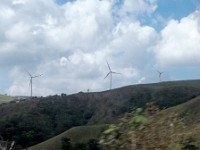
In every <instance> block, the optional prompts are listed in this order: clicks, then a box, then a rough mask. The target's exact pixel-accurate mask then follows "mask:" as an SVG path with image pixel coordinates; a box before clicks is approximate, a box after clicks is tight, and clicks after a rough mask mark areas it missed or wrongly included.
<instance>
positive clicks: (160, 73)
mask: <svg viewBox="0 0 200 150" xmlns="http://www.w3.org/2000/svg"><path fill="white" fill-rule="evenodd" d="M157 72H158V74H159V80H160V82H161V81H162V80H161V76H162V74H163V73H164V72H161V71H159V70H157Z"/></svg>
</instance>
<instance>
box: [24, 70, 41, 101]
mask: <svg viewBox="0 0 200 150" xmlns="http://www.w3.org/2000/svg"><path fill="white" fill-rule="evenodd" d="M27 73H28V75H29V76H30V83H29V85H30V86H31V98H32V93H33V91H32V90H33V89H32V84H33V79H34V78H37V77H40V76H42V75H43V74H40V75H36V76H32V75H31V74H30V73H29V72H28V71H27Z"/></svg>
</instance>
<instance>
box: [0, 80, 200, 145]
mask: <svg viewBox="0 0 200 150" xmlns="http://www.w3.org/2000/svg"><path fill="white" fill-rule="evenodd" d="M198 95H200V80H192V81H176V82H162V83H155V84H143V85H132V86H127V87H122V88H118V89H113V90H110V91H104V92H94V93H83V92H80V93H78V94H73V95H69V96H66V95H62V96H57V95H55V96H49V97H44V98H35V99H29V100H26V101H22V102H20V103H9V104H4V105H0V112H1V116H0V134H1V135H3V137H5V138H6V139H11V140H15V141H16V142H17V144H19V145H21V146H23V147H26V146H31V145H34V144H37V143H40V142H42V141H45V140H46V139H49V138H51V137H53V136H55V135H58V134H60V133H62V132H64V131H66V130H68V129H70V128H72V127H74V126H80V125H87V124H90V125H95V124H104V123H106V124H107V123H113V122H115V121H116V120H117V118H118V117H120V116H122V115H123V114H124V113H125V112H127V111H129V110H130V107H143V106H144V105H145V104H146V103H147V102H150V101H156V102H157V103H158V104H159V106H160V107H171V106H175V105H178V104H181V103H184V102H186V101H188V100H190V99H192V98H194V97H197V96H198ZM19 120H20V121H19ZM16 135H17V136H16Z"/></svg>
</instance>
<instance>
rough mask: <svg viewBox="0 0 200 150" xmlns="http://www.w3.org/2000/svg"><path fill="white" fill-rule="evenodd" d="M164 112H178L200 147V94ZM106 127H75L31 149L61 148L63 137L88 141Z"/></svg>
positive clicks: (188, 131) (76, 141)
mask: <svg viewBox="0 0 200 150" xmlns="http://www.w3.org/2000/svg"><path fill="white" fill-rule="evenodd" d="M162 112H163V113H162V114H163V115H162V118H165V117H167V116H169V115H170V114H171V113H176V114H178V116H179V117H180V118H182V119H183V122H184V123H185V125H186V127H187V130H186V131H187V133H188V134H190V135H192V137H193V138H194V139H195V140H196V141H197V143H196V144H197V145H198V146H199V147H200V118H199V116H200V96H198V97H196V98H194V99H191V100H190V101H188V102H185V103H183V104H180V105H177V106H174V107H171V108H168V109H165V110H163V111H162ZM105 127H106V125H103V126H81V127H74V128H72V129H69V130H68V131H66V132H64V133H62V134H60V135H58V136H55V137H53V138H51V139H49V140H47V141H45V142H42V143H40V144H38V145H35V146H33V147H30V148H29V149H30V150H37V149H44V150H54V149H57V150H61V140H62V138H63V137H67V138H69V139H71V141H72V142H73V143H86V142H87V141H88V140H89V139H98V138H99V135H100V134H101V131H102V129H104V128H105ZM187 133H186V134H187ZM80 135H84V136H80Z"/></svg>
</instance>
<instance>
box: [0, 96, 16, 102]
mask: <svg viewBox="0 0 200 150" xmlns="http://www.w3.org/2000/svg"><path fill="white" fill-rule="evenodd" d="M13 99H14V98H13V97H11V96H6V95H0V104H2V103H8V102H10V101H12V100H13Z"/></svg>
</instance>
